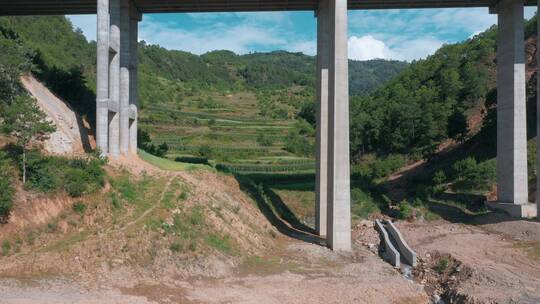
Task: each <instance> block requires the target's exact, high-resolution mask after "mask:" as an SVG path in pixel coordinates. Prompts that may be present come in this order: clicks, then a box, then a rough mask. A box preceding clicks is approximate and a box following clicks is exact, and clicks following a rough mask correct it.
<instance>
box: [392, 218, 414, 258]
mask: <svg viewBox="0 0 540 304" xmlns="http://www.w3.org/2000/svg"><path fill="white" fill-rule="evenodd" d="M385 224H386V226H385V228H386V231H387V232H388V234H390V236H392V238H393V239H394V241H395V244H396V245H397V246H398V248H399V253H400V255H401V256H402V257H403V259H405V261H407V263H409V265H411V266H412V267H416V264H417V257H416V252H414V251H413V250H412V249H411V247H409V245H408V244H407V242H405V239H404V238H403V236H402V235H401V233H400V232H399V230H398V229H397V228H396V226H394V223H392V221H385Z"/></svg>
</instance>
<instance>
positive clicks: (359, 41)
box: [348, 35, 443, 61]
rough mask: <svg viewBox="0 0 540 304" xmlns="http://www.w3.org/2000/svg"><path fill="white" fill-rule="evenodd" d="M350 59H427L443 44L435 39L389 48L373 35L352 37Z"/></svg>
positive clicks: (415, 41) (349, 47) (414, 41)
mask: <svg viewBox="0 0 540 304" xmlns="http://www.w3.org/2000/svg"><path fill="white" fill-rule="evenodd" d="M348 43H349V45H348V49H349V58H350V59H354V60H370V59H397V60H407V61H411V60H414V59H421V58H425V57H427V56H428V55H431V54H433V53H434V52H435V51H436V50H437V49H439V48H440V47H441V46H442V44H443V42H442V41H440V40H437V39H434V38H429V37H427V38H417V39H411V40H405V41H400V43H395V44H392V45H395V46H389V44H388V43H387V42H384V41H383V40H379V39H376V38H375V37H373V36H371V35H366V36H362V37H357V36H351V37H350V38H349V41H348Z"/></svg>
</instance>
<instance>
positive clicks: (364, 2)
mask: <svg viewBox="0 0 540 304" xmlns="http://www.w3.org/2000/svg"><path fill="white" fill-rule="evenodd" d="M133 1H134V3H135V4H136V6H137V8H138V9H139V11H140V12H141V13H173V12H186V13H187V12H230V11H288V10H289V11H294V10H296V11H299V10H315V8H316V7H317V0H133ZM495 1H496V0H349V9H392V8H394V9H397V8H439V7H440V8H444V7H488V6H490V5H492V4H493V3H495ZM527 4H529V5H535V4H536V1H530V0H528V1H527ZM95 13H96V0H0V15H62V14H95Z"/></svg>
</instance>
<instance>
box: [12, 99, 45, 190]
mask: <svg viewBox="0 0 540 304" xmlns="http://www.w3.org/2000/svg"><path fill="white" fill-rule="evenodd" d="M46 118H47V116H46V114H45V113H43V112H42V111H41V109H40V108H39V107H38V105H37V104H36V103H35V101H34V100H33V99H32V98H30V97H28V96H18V97H16V98H15V100H14V101H13V103H12V104H11V105H10V106H9V107H8V108H7V110H6V113H5V114H4V121H3V125H2V129H3V130H4V131H5V132H6V133H7V134H10V135H12V136H14V137H15V138H16V140H17V145H18V146H20V147H21V148H22V163H21V164H22V170H23V184H24V183H26V151H27V150H28V148H29V147H30V145H31V144H32V143H33V142H35V141H41V140H43V139H45V138H46V137H47V135H48V134H50V133H52V132H54V131H55V127H54V125H53V124H52V123H51V122H49V121H47V120H46Z"/></svg>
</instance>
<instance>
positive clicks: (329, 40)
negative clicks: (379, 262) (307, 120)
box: [316, 0, 351, 251]
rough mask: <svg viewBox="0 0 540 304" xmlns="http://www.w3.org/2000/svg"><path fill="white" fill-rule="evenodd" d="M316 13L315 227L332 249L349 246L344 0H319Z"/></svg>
mask: <svg viewBox="0 0 540 304" xmlns="http://www.w3.org/2000/svg"><path fill="white" fill-rule="evenodd" d="M317 16H318V20H317V22H318V24H317V33H318V35H317V40H318V42H317V52H318V55H317V101H318V104H317V162H316V163H317V168H316V170H317V174H316V184H317V185H316V191H317V193H316V199H317V204H316V205H317V210H316V214H317V216H316V228H317V231H318V233H319V234H320V235H326V239H327V244H328V246H329V247H330V248H332V249H333V250H339V251H350V250H351V203H350V173H349V172H350V170H349V165H350V164H349V68H348V56H347V0H321V1H319V6H318V9H317ZM325 162H326V164H325ZM325 205H326V207H325ZM325 224H326V225H325Z"/></svg>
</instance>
